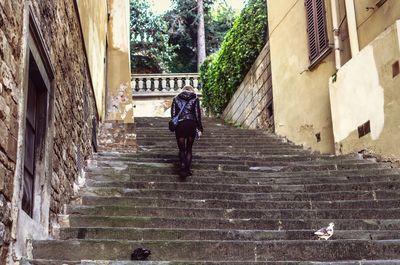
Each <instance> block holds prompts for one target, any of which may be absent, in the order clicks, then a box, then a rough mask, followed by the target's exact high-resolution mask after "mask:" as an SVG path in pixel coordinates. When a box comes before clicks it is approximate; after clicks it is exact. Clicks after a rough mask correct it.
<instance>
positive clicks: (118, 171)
mask: <svg viewBox="0 0 400 265" xmlns="http://www.w3.org/2000/svg"><path fill="white" fill-rule="evenodd" d="M158 165H160V166H162V165H163V164H158ZM93 166H94V165H91V166H90V167H86V168H85V171H86V174H90V175H91V176H99V175H103V174H104V175H105V176H109V175H113V176H118V175H121V176H122V175H125V176H148V175H150V176H153V175H163V176H176V172H173V171H171V172H169V173H168V172H165V171H164V172H161V173H159V174H157V172H150V173H151V174H149V173H148V172H145V171H146V170H145V169H147V168H144V170H142V171H141V172H132V171H131V170H127V169H126V166H125V165H124V164H122V163H121V164H120V165H119V166H118V167H113V168H111V167H108V168H105V167H103V168H96V167H93ZM167 168H172V166H170V165H169V166H167ZM193 172H194V173H195V177H198V176H199V177H201V176H208V177H231V178H233V177H240V178H254V177H257V178H263V177H265V178H281V179H282V178H315V177H346V178H351V177H372V176H379V175H382V176H384V175H396V176H399V177H400V175H399V170H398V169H394V168H386V167H384V168H379V167H378V168H369V169H343V170H326V171H320V170H319V171H315V170H314V171H312V170H310V171H307V172H304V171H284V172H263V171H255V170H252V171H243V172H233V171H215V170H214V171H212V170H200V169H197V170H193ZM195 177H193V178H195Z"/></svg>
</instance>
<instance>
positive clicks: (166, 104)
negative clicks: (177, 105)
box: [133, 95, 174, 117]
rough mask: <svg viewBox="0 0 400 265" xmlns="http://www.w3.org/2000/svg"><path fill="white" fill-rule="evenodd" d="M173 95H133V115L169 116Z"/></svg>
mask: <svg viewBox="0 0 400 265" xmlns="http://www.w3.org/2000/svg"><path fill="white" fill-rule="evenodd" d="M173 97H174V95H169V96H155V97H154V96H149V97H135V96H134V97H133V106H134V110H135V117H170V116H171V105H172V99H173Z"/></svg>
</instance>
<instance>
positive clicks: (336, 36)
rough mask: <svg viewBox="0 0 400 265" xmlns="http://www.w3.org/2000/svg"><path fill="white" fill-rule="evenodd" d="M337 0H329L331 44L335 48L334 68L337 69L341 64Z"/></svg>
mask: <svg viewBox="0 0 400 265" xmlns="http://www.w3.org/2000/svg"><path fill="white" fill-rule="evenodd" d="M338 8H339V7H338V0H331V9H332V26H333V45H334V49H335V64H336V70H339V69H340V67H341V66H342V62H341V56H340V38H339V34H340V29H339V19H338V18H339V11H338V10H339V9H338Z"/></svg>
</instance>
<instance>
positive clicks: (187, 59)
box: [130, 0, 235, 73]
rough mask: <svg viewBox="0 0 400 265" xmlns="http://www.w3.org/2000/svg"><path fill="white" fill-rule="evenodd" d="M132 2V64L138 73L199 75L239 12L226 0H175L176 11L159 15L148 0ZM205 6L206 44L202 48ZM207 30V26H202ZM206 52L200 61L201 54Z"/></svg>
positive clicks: (174, 9) (173, 7) (173, 8)
mask: <svg viewBox="0 0 400 265" xmlns="http://www.w3.org/2000/svg"><path fill="white" fill-rule="evenodd" d="M130 1H131V61H132V72H134V73H160V72H174V73H184V72H197V71H198V61H199V62H200V63H201V62H202V61H203V59H202V58H204V56H205V55H206V54H211V53H213V52H215V51H216V50H218V48H219V45H220V43H221V42H222V40H223V38H224V35H225V33H226V32H227V31H228V30H229V29H230V28H231V26H232V24H233V20H234V16H235V12H234V11H233V10H232V9H231V8H229V7H228V6H227V5H226V3H225V1H224V0H201V1H202V3H200V1H199V2H196V1H197V0H172V8H171V10H169V11H167V12H166V13H165V14H164V15H161V16H157V15H155V14H154V13H153V12H152V10H151V8H150V5H149V4H148V2H147V0H130ZM198 4H202V7H203V8H202V9H203V16H204V26H205V30H204V34H203V33H201V30H200V35H203V36H204V37H202V39H203V40H205V44H201V47H205V48H199V47H198V45H197V44H198V43H200V42H199V41H198V31H199V27H200V24H201V19H200V16H199V14H198V10H200V8H199V9H198V6H197V5H198ZM202 28H204V27H202ZM200 49H201V50H202V51H203V52H202V54H201V57H200V58H198V54H199V53H198V51H199V50H200Z"/></svg>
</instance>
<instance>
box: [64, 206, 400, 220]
mask: <svg viewBox="0 0 400 265" xmlns="http://www.w3.org/2000/svg"><path fill="white" fill-rule="evenodd" d="M66 212H67V214H70V215H72V214H74V215H99V216H136V217H165V218H173V217H176V218H192V217H193V218H221V219H247V218H251V219H295V218H300V219H346V218H348V217H353V218H357V219H364V218H365V219H400V208H392V209H318V210H308V209H268V210H261V209H254V210H250V209H222V208H174V207H166V208H160V207H138V206H121V205H116V206H86V205H68V207H67V211H66Z"/></svg>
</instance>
